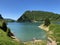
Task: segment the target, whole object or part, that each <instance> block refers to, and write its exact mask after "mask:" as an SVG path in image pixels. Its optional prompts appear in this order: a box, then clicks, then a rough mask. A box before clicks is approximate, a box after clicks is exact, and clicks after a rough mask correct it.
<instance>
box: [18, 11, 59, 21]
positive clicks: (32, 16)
mask: <svg viewBox="0 0 60 45" xmlns="http://www.w3.org/2000/svg"><path fill="white" fill-rule="evenodd" d="M45 18H49V19H50V20H52V21H60V14H56V13H52V12H45V11H26V12H25V13H24V14H23V15H22V16H21V17H20V18H18V20H17V21H18V22H26V21H29V22H34V21H43V20H44V19H45Z"/></svg>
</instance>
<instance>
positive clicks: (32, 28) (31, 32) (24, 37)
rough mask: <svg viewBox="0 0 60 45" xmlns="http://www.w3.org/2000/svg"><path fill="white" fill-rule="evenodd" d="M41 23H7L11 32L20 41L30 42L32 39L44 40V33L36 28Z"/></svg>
mask: <svg viewBox="0 0 60 45" xmlns="http://www.w3.org/2000/svg"><path fill="white" fill-rule="evenodd" d="M40 24H41V23H28V22H27V23H17V22H12V23H10V22H9V23H8V25H7V26H8V27H9V28H10V29H11V32H13V33H14V35H15V36H16V37H17V38H18V39H19V40H21V41H31V40H33V38H36V39H41V40H46V32H45V31H43V30H42V29H40V28H38V26H39V25H40Z"/></svg>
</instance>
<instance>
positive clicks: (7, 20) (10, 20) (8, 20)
mask: <svg viewBox="0 0 60 45" xmlns="http://www.w3.org/2000/svg"><path fill="white" fill-rule="evenodd" d="M5 21H6V22H15V20H13V19H5Z"/></svg>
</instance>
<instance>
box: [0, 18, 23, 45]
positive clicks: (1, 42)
mask: <svg viewBox="0 0 60 45" xmlns="http://www.w3.org/2000/svg"><path fill="white" fill-rule="evenodd" d="M11 34H12V33H11V31H10V30H9V29H8V27H7V25H6V22H5V20H3V19H0V45H24V44H23V43H22V42H18V41H16V40H13V39H12V38H11V36H12V35H11Z"/></svg>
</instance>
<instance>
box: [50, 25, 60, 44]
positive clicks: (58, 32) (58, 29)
mask: <svg viewBox="0 0 60 45" xmlns="http://www.w3.org/2000/svg"><path fill="white" fill-rule="evenodd" d="M49 30H50V31H52V32H53V34H51V36H53V37H54V38H55V39H56V41H57V42H59V43H58V45H59V44H60V25H59V24H51V25H50V28H49Z"/></svg>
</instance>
